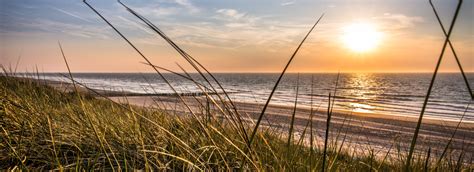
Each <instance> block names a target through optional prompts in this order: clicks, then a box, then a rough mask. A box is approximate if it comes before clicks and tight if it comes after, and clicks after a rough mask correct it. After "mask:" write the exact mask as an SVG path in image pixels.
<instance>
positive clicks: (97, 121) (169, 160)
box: [0, 76, 472, 171]
mask: <svg viewBox="0 0 474 172" xmlns="http://www.w3.org/2000/svg"><path fill="white" fill-rule="evenodd" d="M0 85H1V89H0V93H1V96H2V99H1V111H0V124H1V137H0V169H10V170H11V169H40V170H50V169H62V170H117V171H118V170H123V171H125V170H132V169H155V170H162V169H168V170H190V169H192V170H225V169H236V168H240V166H241V165H242V162H244V160H245V162H246V163H245V166H244V167H243V168H245V169H250V170H301V171H308V170H310V169H312V170H316V171H319V170H320V169H321V166H322V157H323V156H322V151H320V150H319V149H317V148H316V149H315V150H314V152H311V151H310V148H309V147H308V146H302V145H301V144H300V143H298V144H297V143H294V142H292V143H291V144H292V149H291V150H292V151H291V152H288V149H287V142H286V141H285V136H282V134H281V133H276V132H270V130H265V129H264V128H262V130H259V131H258V132H257V136H256V138H255V141H254V143H253V149H252V151H251V152H249V153H247V154H245V153H244V151H245V148H246V144H247V143H246V142H245V140H244V139H243V138H242V137H241V135H239V134H236V133H237V132H236V131H235V129H233V128H230V127H226V126H227V125H226V124H222V123H219V122H218V120H215V119H212V120H211V121H210V122H209V123H207V124H206V125H204V126H203V127H202V126H201V125H200V123H201V122H200V121H204V120H206V118H204V115H202V117H203V118H202V119H201V118H199V119H198V118H195V117H192V116H188V115H186V114H183V115H179V116H174V115H171V114H168V113H167V112H165V111H160V110H150V109H145V108H140V107H134V106H130V105H126V104H125V105H123V104H117V103H114V102H111V101H108V100H103V99H97V98H94V97H92V96H90V95H85V94H75V93H62V92H59V91H56V90H54V89H53V88H50V87H49V86H45V85H40V84H38V83H37V82H32V81H31V80H25V79H17V78H12V77H5V76H1V77H0ZM78 95H79V96H78ZM330 145H335V144H330ZM314 147H316V146H314ZM337 149H338V148H337V145H336V146H333V147H329V148H328V157H327V159H328V161H327V163H328V164H327V166H328V167H331V169H330V170H328V171H370V170H382V171H399V170H401V169H402V167H403V161H402V160H394V159H389V160H385V162H384V163H380V162H381V161H380V160H378V159H377V158H375V156H372V154H367V155H366V156H365V155H362V156H355V155H354V154H353V153H352V152H347V151H338V150H337ZM334 152H337V153H334ZM310 154H312V155H311V157H313V158H312V159H309V158H308V157H310ZM288 155H290V156H288ZM433 164H434V163H429V164H428V167H429V168H430V169H434V167H432V166H430V165H433ZM412 165H413V166H412V168H413V169H414V171H422V170H423V168H424V166H425V161H424V159H423V157H422V158H419V159H418V160H416V161H415V162H414V163H413V164H412ZM456 168H460V169H464V170H465V171H469V170H472V166H471V167H469V166H468V165H467V164H458V163H456V162H455V161H443V162H442V163H441V164H440V166H439V167H438V170H439V171H445V170H449V171H454V169H456Z"/></svg>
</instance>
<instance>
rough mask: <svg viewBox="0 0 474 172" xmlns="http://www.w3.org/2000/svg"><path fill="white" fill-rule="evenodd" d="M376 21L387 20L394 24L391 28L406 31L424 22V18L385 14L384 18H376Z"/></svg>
mask: <svg viewBox="0 0 474 172" xmlns="http://www.w3.org/2000/svg"><path fill="white" fill-rule="evenodd" d="M375 19H381V20H385V21H386V22H390V23H391V24H392V26H391V27H393V28H396V29H405V28H411V27H414V26H415V25H416V24H417V23H421V22H424V19H423V17H419V16H406V15H404V14H390V13H384V15H383V16H382V17H376V18H375Z"/></svg>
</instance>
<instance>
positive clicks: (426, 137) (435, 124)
mask: <svg viewBox="0 0 474 172" xmlns="http://www.w3.org/2000/svg"><path fill="white" fill-rule="evenodd" d="M41 82H43V83H46V84H47V85H49V86H52V87H54V88H56V89H58V90H61V91H65V92H70V91H73V90H74V87H73V86H72V84H69V83H63V82H57V81H41ZM77 88H78V90H79V91H81V92H86V93H89V94H92V95H95V96H96V97H98V98H104V97H107V98H108V99H111V100H113V101H115V102H118V103H129V104H131V105H135V106H140V107H146V108H159V109H164V110H167V111H172V112H176V113H178V114H183V113H187V112H189V111H188V110H187V108H185V106H184V105H183V103H182V102H181V101H180V100H179V99H178V97H177V96H176V95H148V94H133V93H126V92H111V91H104V90H93V91H92V90H88V89H86V88H84V87H83V86H80V85H78V87H77ZM97 93H99V94H100V96H99V95H97ZM182 97H183V98H184V100H185V101H186V103H187V104H188V105H189V106H190V107H191V109H192V110H193V111H194V112H195V113H197V114H200V112H201V110H202V108H204V107H203V106H204V105H205V104H206V100H205V97H204V96H202V95H192V96H191V95H182ZM234 103H235V105H236V106H237V109H238V111H239V113H240V114H243V115H244V116H246V117H247V118H246V119H245V120H246V122H248V123H249V126H253V124H250V123H253V122H254V121H256V120H257V119H258V116H259V114H260V113H261V109H262V107H263V105H262V104H258V103H251V102H234ZM336 103H337V100H336ZM314 108H315V109H314V112H315V113H314V117H313V127H314V128H313V130H314V133H315V135H316V143H317V144H319V145H321V144H323V143H322V142H323V138H324V131H325V129H326V119H327V110H326V109H317V107H316V106H315V107H314ZM211 109H212V110H215V111H216V110H217V108H216V107H213V106H211ZM292 112H293V107H291V106H282V105H270V106H269V108H268V109H267V112H266V114H265V116H264V120H263V122H262V124H263V125H264V126H265V128H266V129H271V130H276V131H278V132H281V133H282V135H285V134H286V133H287V132H288V126H289V123H290V121H291V114H292ZM309 114H310V109H309V108H307V107H306V108H303V107H297V109H296V115H295V129H296V131H295V135H297V137H296V138H299V137H300V136H301V134H302V133H303V131H304V129H305V127H306V126H307V124H308V121H309ZM417 120H418V119H417V118H415V117H411V116H397V115H390V114H374V113H361V112H351V111H347V110H340V109H335V110H334V113H333V116H332V120H331V126H330V131H331V132H330V133H331V138H330V139H333V140H334V139H336V138H337V141H338V143H341V142H342V140H344V145H345V146H344V148H347V149H355V150H367V149H368V148H371V149H373V151H374V152H376V153H378V156H383V155H385V154H386V153H387V151H390V152H389V153H390V155H392V156H396V153H397V152H396V151H395V150H396V149H400V150H401V151H406V150H407V149H408V147H409V144H410V142H411V139H412V137H413V131H414V130H415V127H416V123H417ZM458 122H459V121H447V120H438V119H423V124H422V126H421V130H420V137H419V139H418V144H417V150H418V151H427V149H428V148H429V147H430V148H431V150H432V152H433V155H435V156H437V155H439V154H441V152H442V151H443V149H444V147H445V146H446V145H447V144H448V142H449V140H450V138H451V136H452V134H453V132H454V130H455V128H456V126H457V125H458ZM473 129H474V124H473V123H468V122H462V123H461V124H460V125H459V128H458V130H457V132H456V134H455V136H454V139H453V140H452V143H451V145H450V150H452V151H453V152H452V153H454V154H457V153H460V152H461V151H464V153H466V155H465V156H467V157H472V154H473V152H474V146H473V145H474V130H473ZM308 133H309V131H307V132H306V135H305V141H306V142H308V141H309V139H308V138H309V134H308ZM362 153H363V152H362Z"/></svg>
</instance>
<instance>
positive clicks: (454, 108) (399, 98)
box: [29, 73, 474, 125]
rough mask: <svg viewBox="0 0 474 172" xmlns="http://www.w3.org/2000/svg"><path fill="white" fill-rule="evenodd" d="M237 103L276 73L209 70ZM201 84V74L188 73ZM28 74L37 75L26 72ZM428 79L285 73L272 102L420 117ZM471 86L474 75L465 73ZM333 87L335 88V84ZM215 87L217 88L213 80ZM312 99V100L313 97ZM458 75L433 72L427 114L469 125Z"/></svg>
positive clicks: (96, 77) (116, 76) (110, 77)
mask: <svg viewBox="0 0 474 172" xmlns="http://www.w3.org/2000/svg"><path fill="white" fill-rule="evenodd" d="M213 75H214V76H215V77H216V79H217V80H218V81H219V83H220V84H221V85H222V86H223V88H224V89H225V90H226V92H228V93H229V96H230V97H231V99H232V100H233V101H235V102H245V103H265V101H266V100H267V99H268V97H269V94H270V92H271V90H272V88H273V86H274V85H275V82H276V81H277V79H278V76H279V74H278V73H216V74H213ZM65 76H67V75H66V74H59V73H45V74H39V77H40V78H41V79H46V80H53V81H63V82H70V79H68V78H66V77H65ZM190 76H191V77H192V78H193V79H195V80H196V81H197V82H200V83H203V84H205V80H204V79H203V78H202V77H201V76H200V75H199V74H196V73H194V74H190ZM29 77H37V76H36V75H35V76H32V75H30V76H29ZM164 77H165V78H166V79H167V80H168V81H169V82H170V83H171V85H173V87H174V88H175V89H176V91H177V92H179V93H200V92H201V89H199V87H197V86H196V84H195V83H194V82H192V81H190V80H188V79H185V78H183V77H181V76H178V75H175V74H172V73H165V74H164ZM73 78H74V79H75V80H76V81H78V82H80V83H82V84H84V85H86V86H87V87H89V88H92V89H100V90H108V91H123V92H130V93H141V94H167V93H173V91H172V89H170V87H169V86H168V85H167V84H166V83H165V81H164V80H163V79H162V78H160V77H159V75H157V74H156V73H74V74H73ZM431 78H432V74H430V73H343V74H339V77H338V74H336V73H314V74H311V73H302V74H297V73H289V74H285V75H284V77H283V78H282V80H281V83H280V84H279V86H278V87H277V90H276V92H275V94H274V96H273V98H272V99H271V101H270V104H275V105H287V106H293V105H294V104H295V101H296V95H297V94H298V99H297V106H298V107H311V106H312V107H314V108H321V109H326V108H327V106H328V105H327V104H328V97H329V94H331V96H332V98H335V104H334V108H335V109H340V110H345V111H349V112H363V113H373V114H384V115H396V116H405V117H406V116H413V117H418V116H419V115H420V111H421V108H422V105H423V101H424V99H425V96H426V95H427V90H428V87H429V84H430V81H431ZM467 78H468V82H469V84H470V85H471V87H472V86H474V73H468V74H467ZM336 85H337V88H336ZM213 86H214V87H216V88H218V87H217V84H216V83H213ZM311 99H312V100H311ZM471 103H472V99H471V97H470V94H469V92H468V89H467V87H466V84H465V82H464V80H463V77H462V75H461V74H460V73H440V74H438V75H437V77H436V80H435V84H434V87H433V90H432V92H431V95H430V98H429V103H428V105H427V109H426V112H425V116H424V117H425V118H432V119H442V120H451V121H459V120H461V119H462V120H463V122H467V123H473V125H474V105H471Z"/></svg>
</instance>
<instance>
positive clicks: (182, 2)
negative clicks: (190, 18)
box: [174, 0, 199, 13]
mask: <svg viewBox="0 0 474 172" xmlns="http://www.w3.org/2000/svg"><path fill="white" fill-rule="evenodd" d="M174 1H175V2H176V3H177V4H179V5H181V6H183V7H185V8H187V9H188V10H190V12H192V13H195V12H199V8H197V7H196V6H194V5H193V4H192V3H191V2H189V0H174Z"/></svg>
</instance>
